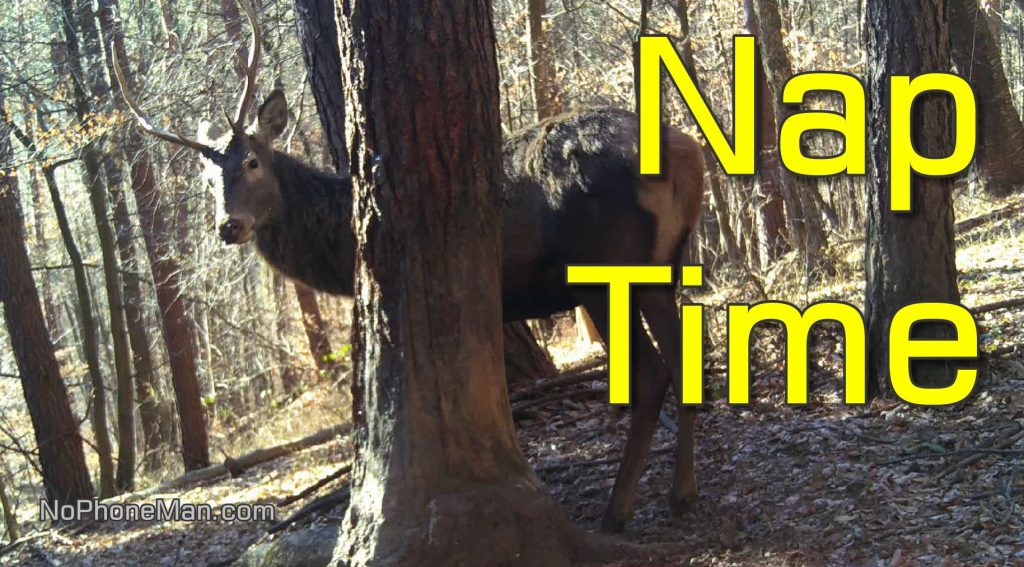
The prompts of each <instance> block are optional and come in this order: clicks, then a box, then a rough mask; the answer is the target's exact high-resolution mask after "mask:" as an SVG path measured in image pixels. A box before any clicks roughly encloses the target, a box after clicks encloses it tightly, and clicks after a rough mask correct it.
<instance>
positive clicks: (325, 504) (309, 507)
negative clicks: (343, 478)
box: [267, 485, 349, 534]
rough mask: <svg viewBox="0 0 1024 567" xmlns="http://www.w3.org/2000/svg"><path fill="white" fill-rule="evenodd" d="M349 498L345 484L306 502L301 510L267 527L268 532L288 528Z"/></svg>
mask: <svg viewBox="0 0 1024 567" xmlns="http://www.w3.org/2000/svg"><path fill="white" fill-rule="evenodd" d="M348 499H349V487H348V485H345V486H343V487H341V488H339V489H338V490H335V491H334V492H332V493H330V494H326V495H324V496H322V497H320V498H317V499H316V500H314V501H312V502H310V503H309V504H306V505H305V506H303V507H302V508H299V510H298V511H296V512H295V513H294V514H292V515H291V516H288V517H287V518H285V519H283V520H281V521H280V522H278V523H276V524H274V525H272V526H270V528H268V529H267V533H268V534H276V533H277V532H279V531H281V530H283V529H285V528H287V527H288V526H290V525H292V524H294V523H295V522H297V521H299V520H301V519H303V518H305V517H307V516H311V515H313V514H315V513H317V512H319V511H321V510H326V509H328V508H333V507H334V506H336V505H338V504H341V503H342V502H344V501H346V500H348Z"/></svg>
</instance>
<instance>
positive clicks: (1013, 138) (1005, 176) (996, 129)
mask: <svg viewBox="0 0 1024 567" xmlns="http://www.w3.org/2000/svg"><path fill="white" fill-rule="evenodd" d="M949 17H950V19H951V20H952V21H954V22H957V24H956V25H952V26H950V27H949V40H950V47H951V48H952V56H953V62H954V63H955V64H956V68H957V71H958V72H959V73H960V75H962V76H963V77H964V78H966V79H967V80H968V81H970V83H971V86H972V87H974V94H975V96H977V97H978V153H977V154H976V155H975V162H974V167H975V170H976V171H977V172H978V173H979V177H980V178H981V180H982V182H983V183H984V186H985V190H986V191H988V192H989V193H992V194H994V195H1000V196H1005V195H1008V194H1009V193H1011V192H1013V191H1020V190H1021V188H1022V187H1024V160H1022V159H1020V149H1021V148H1024V123H1022V122H1021V119H1020V114H1019V113H1018V112H1017V109H1016V108H1014V106H1013V96H1012V95H1011V94H1010V84H1009V81H1007V78H1006V72H1005V71H1004V69H1003V60H1002V53H1001V51H1000V49H999V44H998V42H997V41H996V38H995V36H994V35H993V33H992V28H991V27H989V25H988V17H987V16H985V14H984V13H982V11H981V10H980V9H979V8H978V3H977V0H949Z"/></svg>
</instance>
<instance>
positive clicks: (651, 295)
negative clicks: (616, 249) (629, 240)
mask: <svg viewBox="0 0 1024 567" xmlns="http://www.w3.org/2000/svg"><path fill="white" fill-rule="evenodd" d="M635 301H636V302H637V306H638V307H639V308H640V310H641V311H642V312H643V315H644V319H645V320H646V321H647V326H648V327H649V328H650V330H651V335H653V336H654V340H656V341H657V343H658V348H659V349H660V350H661V358H660V359H659V360H660V361H663V363H664V364H665V365H666V366H667V367H668V368H669V369H670V372H671V382H672V389H673V396H674V398H673V401H674V403H679V400H680V399H681V395H682V394H681V387H682V363H681V358H680V357H681V356H682V352H681V351H682V334H681V331H680V321H679V311H678V308H677V307H676V302H675V291H674V290H673V289H671V288H655V287H650V288H642V289H639V290H637V292H636V298H635ZM676 415H677V425H678V429H679V431H678V432H677V434H676V459H675V476H674V477H673V482H672V491H671V492H670V493H669V508H670V509H671V510H672V513H673V514H674V515H676V516H680V515H682V514H683V513H685V512H686V511H687V510H689V509H690V508H692V507H693V505H694V504H695V503H696V502H697V497H698V493H699V491H698V488H697V471H696V466H695V462H694V452H695V450H696V447H695V442H694V426H695V422H696V418H697V412H696V410H695V409H694V408H692V407H682V408H679V411H677V412H676Z"/></svg>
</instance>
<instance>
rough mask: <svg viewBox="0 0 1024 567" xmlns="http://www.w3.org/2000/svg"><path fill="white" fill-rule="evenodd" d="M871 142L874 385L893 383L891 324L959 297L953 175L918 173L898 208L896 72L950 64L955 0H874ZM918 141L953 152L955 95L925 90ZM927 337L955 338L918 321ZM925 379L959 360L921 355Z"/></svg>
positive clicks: (936, 152)
mask: <svg viewBox="0 0 1024 567" xmlns="http://www.w3.org/2000/svg"><path fill="white" fill-rule="evenodd" d="M866 7H867V15H866V18H867V30H868V52H867V61H868V93H870V95H869V96H870V99H869V101H868V105H869V106H868V114H869V118H868V120H869V122H870V124H869V127H868V132H870V133H871V139H870V142H869V145H870V148H871V151H870V152H869V162H870V163H869V167H868V191H869V199H868V225H867V251H866V255H867V258H866V268H867V288H866V298H865V308H866V312H867V313H866V315H867V319H868V341H869V344H868V365H869V368H868V376H871V377H872V380H871V381H870V383H869V388H870V391H871V392H872V393H875V394H877V393H879V392H882V393H886V392H888V391H889V389H890V385H889V379H888V375H889V371H888V355H889V353H888V344H889V341H888V332H889V322H890V321H891V319H892V316H893V315H894V314H895V313H896V311H897V310H899V309H900V308H901V307H903V306H905V305H907V304H910V303H916V302H921V301H941V302H951V303H959V301H960V293H959V291H958V290H957V284H956V263H955V255H954V246H953V208H952V199H951V190H952V186H953V180H952V179H949V178H929V177H920V176H915V177H914V179H913V181H912V183H913V189H912V193H911V194H912V199H913V201H912V202H913V212H911V213H894V212H891V211H890V210H889V196H890V191H891V188H890V186H889V173H890V172H889V77H890V76H892V75H910V76H916V75H919V74H922V73H929V72H948V71H949V69H950V55H949V38H948V35H947V20H946V9H945V8H946V6H945V2H943V1H938V2H936V1H934V0H899V1H895V2H894V1H890V0H868V1H867V5H866ZM912 120H913V136H914V144H915V147H916V148H917V150H918V151H920V152H921V153H922V154H924V155H928V156H943V155H949V153H950V150H951V147H950V146H951V142H952V139H953V138H952V134H953V108H952V104H951V102H950V101H949V99H948V98H946V97H942V96H929V95H925V96H922V97H921V98H920V99H918V102H917V104H915V105H914V112H913V117H912ZM914 330H915V335H916V336H920V337H933V338H934V337H947V336H948V335H949V331H951V329H949V328H948V327H947V326H944V325H926V324H921V325H919V326H915V329H914ZM912 372H913V377H914V380H915V381H916V382H917V383H918V384H919V385H922V386H938V385H946V384H949V383H950V382H951V379H952V374H951V372H952V367H950V366H947V365H945V364H942V363H941V362H934V361H932V362H915V363H914V364H913V365H912Z"/></svg>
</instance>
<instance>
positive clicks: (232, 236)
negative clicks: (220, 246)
mask: <svg viewBox="0 0 1024 567" xmlns="http://www.w3.org/2000/svg"><path fill="white" fill-rule="evenodd" d="M241 235H242V223H241V222H239V221H237V220H235V219H229V220H226V221H224V223H223V224H221V225H220V239H221V240H223V241H224V243H225V244H235V243H236V242H238V238H239V237H240V236H241Z"/></svg>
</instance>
